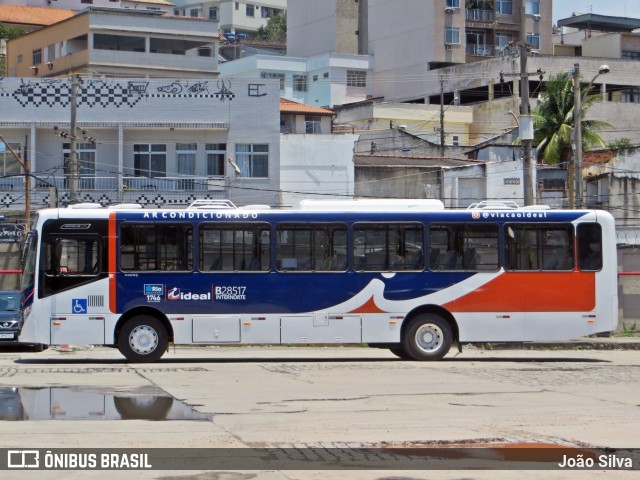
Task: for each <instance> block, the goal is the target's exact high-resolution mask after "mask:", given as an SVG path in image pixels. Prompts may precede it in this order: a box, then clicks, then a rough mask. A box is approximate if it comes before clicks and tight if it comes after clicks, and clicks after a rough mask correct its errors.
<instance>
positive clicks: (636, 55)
mask: <svg viewBox="0 0 640 480" xmlns="http://www.w3.org/2000/svg"><path fill="white" fill-rule="evenodd" d="M622 58H624V59H626V60H640V52H630V51H623V52H622Z"/></svg>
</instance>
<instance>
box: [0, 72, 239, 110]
mask: <svg viewBox="0 0 640 480" xmlns="http://www.w3.org/2000/svg"><path fill="white" fill-rule="evenodd" d="M2 81H3V78H0V97H12V98H13V99H14V100H15V101H16V102H18V103H19V104H20V105H21V106H22V107H27V106H30V107H50V108H53V107H60V106H61V107H67V106H69V105H70V104H71V95H72V82H71V81H70V80H68V79H57V78H51V79H37V80H36V79H34V80H24V79H23V80H22V82H21V84H20V86H18V87H17V88H16V89H15V90H13V91H9V90H6V89H4V88H3V86H2ZM76 81H77V82H78V89H77V98H76V105H77V106H79V107H80V106H86V107H89V108H107V107H115V108H123V107H125V108H126V107H129V108H133V107H135V106H136V105H137V104H138V103H139V102H140V101H141V100H143V99H148V98H167V97H173V98H205V99H206V98H215V99H218V100H220V101H226V100H229V101H231V100H233V99H234V98H235V94H234V93H233V92H232V91H231V81H230V80H222V79H220V80H175V81H169V82H167V83H166V84H163V85H160V86H158V87H156V89H155V91H154V90H153V89H151V88H150V82H147V81H140V80H138V81H123V80H109V79H104V78H101V79H83V80H76Z"/></svg>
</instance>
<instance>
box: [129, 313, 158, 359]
mask: <svg viewBox="0 0 640 480" xmlns="http://www.w3.org/2000/svg"><path fill="white" fill-rule="evenodd" d="M167 345H168V341H167V331H166V329H165V328H164V326H163V325H162V323H161V322H160V321H159V320H158V319H157V318H154V317H150V316H147V315H141V316H138V317H133V318H132V319H131V320H129V321H127V323H125V324H124V326H123V327H122V330H120V335H118V350H120V353H122V355H124V356H125V357H126V358H127V360H129V361H130V362H132V363H150V362H155V361H157V360H159V359H160V357H162V355H163V354H164V352H165V350H166V349H167Z"/></svg>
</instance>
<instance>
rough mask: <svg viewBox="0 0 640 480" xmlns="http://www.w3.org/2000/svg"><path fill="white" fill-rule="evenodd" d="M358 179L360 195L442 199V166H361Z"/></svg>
mask: <svg viewBox="0 0 640 480" xmlns="http://www.w3.org/2000/svg"><path fill="white" fill-rule="evenodd" d="M355 180H356V186H355V194H356V197H357V198H439V195H438V193H439V192H440V168H439V167H407V166H403V167H386V166H370V167H358V168H356V172H355ZM427 192H436V195H428V194H427Z"/></svg>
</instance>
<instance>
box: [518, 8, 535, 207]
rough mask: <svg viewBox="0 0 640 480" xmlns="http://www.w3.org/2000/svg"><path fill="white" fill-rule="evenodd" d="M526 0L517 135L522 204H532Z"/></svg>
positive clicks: (532, 169)
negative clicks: (518, 139) (518, 138)
mask: <svg viewBox="0 0 640 480" xmlns="http://www.w3.org/2000/svg"><path fill="white" fill-rule="evenodd" d="M526 3H527V2H526V0H522V2H520V43H519V48H520V123H519V135H520V141H521V142H522V180H523V182H524V186H523V190H524V204H525V205H534V204H535V196H534V191H533V179H534V176H535V171H534V168H535V166H534V165H533V162H532V159H531V144H532V143H533V119H532V118H531V107H530V105H529V73H528V72H527V57H528V54H529V49H528V45H527V28H526V21H527V11H526Z"/></svg>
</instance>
